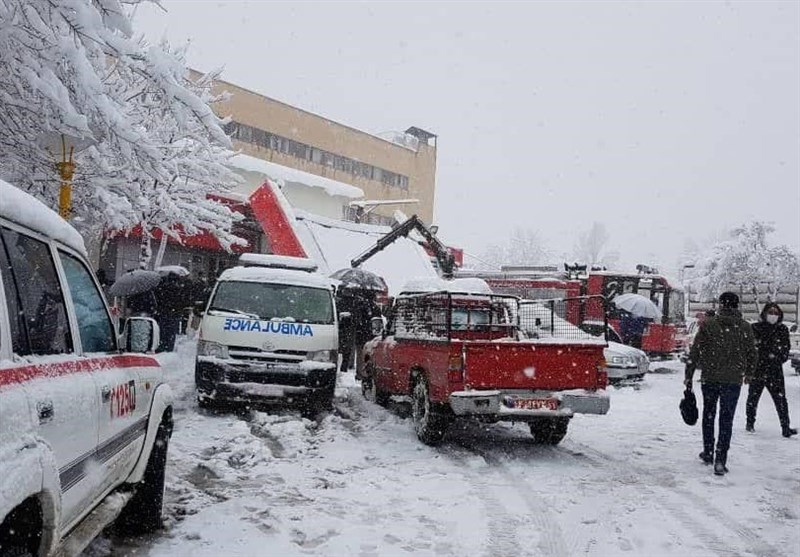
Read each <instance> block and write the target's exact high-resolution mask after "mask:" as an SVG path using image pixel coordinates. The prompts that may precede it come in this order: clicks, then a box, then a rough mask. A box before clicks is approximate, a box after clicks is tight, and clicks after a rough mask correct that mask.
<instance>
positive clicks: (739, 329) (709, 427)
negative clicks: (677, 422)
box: [684, 292, 758, 476]
mask: <svg viewBox="0 0 800 557" xmlns="http://www.w3.org/2000/svg"><path fill="white" fill-rule="evenodd" d="M719 307H720V309H719V311H718V312H717V314H716V315H714V316H711V317H708V318H707V319H706V320H705V321H704V322H703V324H702V325H701V326H700V330H699V331H698V332H697V336H696V337H695V339H694V343H692V348H691V350H690V351H689V359H688V361H687V362H686V378H685V381H684V382H685V384H686V387H687V388H689V389H691V388H692V378H693V376H694V372H695V369H697V368H698V367H699V368H701V375H700V382H701V383H702V392H703V452H702V453H700V459H701V460H702V461H703V462H704V463H706V464H712V463H713V464H714V474H716V475H718V476H722V475H724V474H725V473H726V472H727V471H728V467H727V462H728V449H729V448H730V444H731V435H732V432H733V416H734V414H735V413H736V403H737V402H738V401H739V394H740V392H741V389H742V381H748V380H749V378H750V377H752V375H753V373H754V372H755V369H756V363H757V360H758V355H757V353H756V345H755V340H754V337H753V330H752V328H751V327H750V324H749V323H748V322H747V321H745V320H744V319H742V314H741V313H740V312H739V309H738V308H739V296H737V295H736V294H734V293H733V292H724V293H723V294H722V295H721V296H720V297H719ZM717 404H719V438H718V439H717V447H716V454H715V453H714V421H715V418H716V414H717Z"/></svg>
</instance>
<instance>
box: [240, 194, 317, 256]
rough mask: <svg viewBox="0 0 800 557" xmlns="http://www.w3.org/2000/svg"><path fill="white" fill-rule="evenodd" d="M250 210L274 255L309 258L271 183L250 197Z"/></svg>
mask: <svg viewBox="0 0 800 557" xmlns="http://www.w3.org/2000/svg"><path fill="white" fill-rule="evenodd" d="M250 209H251V210H252V211H253V216H255V218H256V220H257V221H258V223H259V224H260V225H261V228H262V229H263V230H264V233H265V234H266V235H267V238H268V239H269V245H270V246H271V248H272V250H271V251H272V253H273V254H275V255H291V256H293V257H308V255H307V254H306V251H305V250H304V249H303V245H302V244H301V243H300V239H299V238H298V237H297V234H296V233H295V231H294V227H293V226H292V223H291V222H290V220H289V216H288V215H287V214H286V212H285V211H284V210H283V208H282V207H281V203H280V201H279V200H278V197H277V196H276V195H275V192H274V191H273V190H272V186H271V185H270V184H269V182H264V183H263V184H262V185H261V186H260V187H259V188H258V189H257V190H256V191H254V192H253V193H252V194H251V195H250Z"/></svg>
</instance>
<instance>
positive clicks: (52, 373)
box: [0, 355, 159, 387]
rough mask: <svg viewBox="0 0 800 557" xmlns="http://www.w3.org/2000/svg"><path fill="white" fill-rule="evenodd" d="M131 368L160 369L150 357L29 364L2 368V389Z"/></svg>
mask: <svg viewBox="0 0 800 557" xmlns="http://www.w3.org/2000/svg"><path fill="white" fill-rule="evenodd" d="M129 367H159V363H158V360H156V359H155V358H151V357H150V356H139V355H126V356H102V357H99V358H77V359H74V360H68V361H65V362H53V363H41V364H33V365H31V364H28V365H22V366H19V367H8V368H0V387H4V386H6V385H12V384H15V383H25V382H27V381H31V380H33V379H40V378H43V377H60V376H62V375H69V374H71V373H83V372H87V371H105V370H109V369H124V368H129Z"/></svg>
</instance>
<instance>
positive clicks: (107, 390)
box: [100, 385, 111, 402]
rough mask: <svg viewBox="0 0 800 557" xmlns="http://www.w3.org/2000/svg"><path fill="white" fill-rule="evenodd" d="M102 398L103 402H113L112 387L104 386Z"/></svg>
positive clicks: (101, 393)
mask: <svg viewBox="0 0 800 557" xmlns="http://www.w3.org/2000/svg"><path fill="white" fill-rule="evenodd" d="M100 396H101V397H102V398H103V402H108V401H109V400H111V387H109V386H108V385H103V388H102V389H100Z"/></svg>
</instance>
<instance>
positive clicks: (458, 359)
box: [447, 352, 464, 383]
mask: <svg viewBox="0 0 800 557" xmlns="http://www.w3.org/2000/svg"><path fill="white" fill-rule="evenodd" d="M447 380H448V381H450V382H452V383H462V382H463V381H464V353H463V352H460V353H458V354H450V357H449V358H448V360H447Z"/></svg>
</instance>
